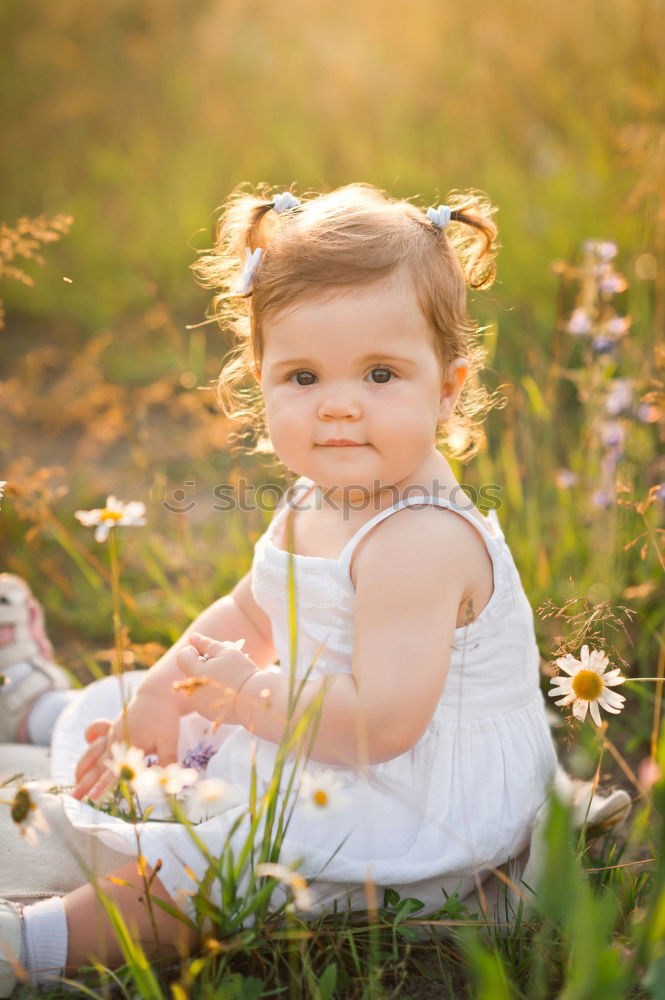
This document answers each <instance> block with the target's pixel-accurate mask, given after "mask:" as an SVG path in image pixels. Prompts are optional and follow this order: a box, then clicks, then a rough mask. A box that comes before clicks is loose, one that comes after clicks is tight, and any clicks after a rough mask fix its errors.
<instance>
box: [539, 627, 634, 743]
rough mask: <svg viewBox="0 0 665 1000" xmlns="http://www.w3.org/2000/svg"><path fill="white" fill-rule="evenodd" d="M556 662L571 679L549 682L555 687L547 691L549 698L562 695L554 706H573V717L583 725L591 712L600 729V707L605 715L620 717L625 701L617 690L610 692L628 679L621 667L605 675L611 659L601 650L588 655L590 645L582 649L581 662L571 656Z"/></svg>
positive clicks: (561, 678) (558, 679)
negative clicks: (607, 713) (610, 713)
mask: <svg viewBox="0 0 665 1000" xmlns="http://www.w3.org/2000/svg"><path fill="white" fill-rule="evenodd" d="M556 662H557V665H558V666H559V667H561V669H562V670H563V671H564V672H565V673H566V674H568V675H569V676H568V677H562V676H559V677H553V678H552V679H551V681H550V683H551V684H553V685H554V687H553V689H552V690H551V691H548V692H547V693H548V695H549V696H550V698H557V697H559V695H563V698H561V699H560V700H559V701H555V703H554V704H555V705H572V711H573V715H574V716H575V718H576V719H579V721H580V722H584V720H585V718H586V714H587V710H589V711H590V713H591V717H592V719H593V721H594V722H595V723H596V725H597V726H599V725H600V709H599V707H598V706H599V705H600V706H601V707H602V708H604V709H605V711H606V712H612V713H613V714H615V715H618V714H619V712H620V711H621V709H622V708H623V704H624V702H625V700H626V699H625V698H624V696H623V695H622V694H619V693H618V692H617V691H610V690H609V689H610V688H611V687H614V686H615V685H617V684H623V683H624V681H625V680H626V678H625V677H624V676H623V675H622V674H621V671H620V670H619V669H618V667H617V668H615V669H614V670H610V671H609V672H608V673H605V669H606V667H607V666H608V664H609V660H608V658H607V656H606V655H605V653H603V652H602V650H599V649H593V650H591V652H589V647H588V646H582V650H581V654H580V659H579V660H577V659H576V658H575V657H574V656H571V654H570V653H568V654H567V655H566V656H562V657H559V659H558V660H557V661H556Z"/></svg>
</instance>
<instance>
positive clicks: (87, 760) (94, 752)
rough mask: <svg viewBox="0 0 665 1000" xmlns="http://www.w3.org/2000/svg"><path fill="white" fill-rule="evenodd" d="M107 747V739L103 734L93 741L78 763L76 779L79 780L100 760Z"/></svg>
mask: <svg viewBox="0 0 665 1000" xmlns="http://www.w3.org/2000/svg"><path fill="white" fill-rule="evenodd" d="M105 749H106V739H105V738H104V737H103V736H99V737H97V739H96V740H95V741H94V743H92V744H91V745H90V746H89V747H88V749H87V750H86V752H85V753H84V754H83V756H82V757H81V759H80V760H79V762H78V764H77V765H76V775H75V777H76V780H77V782H78V781H80V780H81V778H82V777H83V776H84V774H86V772H87V771H89V770H90V768H91V767H93V766H94V764H95V763H96V762H97V761H98V760H99V758H100V757H101V756H102V754H103V753H104V750H105Z"/></svg>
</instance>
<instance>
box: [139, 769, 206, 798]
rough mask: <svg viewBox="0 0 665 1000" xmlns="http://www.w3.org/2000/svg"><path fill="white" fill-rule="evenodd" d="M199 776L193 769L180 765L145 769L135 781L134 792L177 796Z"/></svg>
mask: <svg viewBox="0 0 665 1000" xmlns="http://www.w3.org/2000/svg"><path fill="white" fill-rule="evenodd" d="M198 776H199V772H198V771H197V770H196V768H195V767H183V766H182V764H167V765H166V767H159V765H156V764H153V765H152V767H145V768H143V769H142V770H141V773H140V775H139V777H138V779H137V783H136V790H137V792H138V793H139V794H141V795H144V794H149V793H151V792H153V791H160V792H163V793H164V795H179V794H180V792H181V791H182V790H183V788H187V786H188V785H193V784H194V782H195V781H196V779H197V778H198Z"/></svg>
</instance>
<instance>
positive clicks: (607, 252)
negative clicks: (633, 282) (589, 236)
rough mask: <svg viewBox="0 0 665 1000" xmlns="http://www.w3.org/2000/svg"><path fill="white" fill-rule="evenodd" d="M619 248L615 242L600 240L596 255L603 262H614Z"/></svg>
mask: <svg viewBox="0 0 665 1000" xmlns="http://www.w3.org/2000/svg"><path fill="white" fill-rule="evenodd" d="M618 252H619V248H618V247H617V245H616V243H615V242H614V241H613V240H599V242H598V243H597V244H596V253H597V254H598V256H599V257H600V259H601V260H613V259H614V258H615V257H616V255H617V253H618Z"/></svg>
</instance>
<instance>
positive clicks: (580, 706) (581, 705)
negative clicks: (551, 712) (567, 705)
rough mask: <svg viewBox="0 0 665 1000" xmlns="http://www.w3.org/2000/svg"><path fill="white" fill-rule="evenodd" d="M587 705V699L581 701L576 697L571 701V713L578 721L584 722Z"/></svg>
mask: <svg viewBox="0 0 665 1000" xmlns="http://www.w3.org/2000/svg"><path fill="white" fill-rule="evenodd" d="M588 707H589V702H588V701H583V700H582V699H581V698H576V699H575V701H574V702H573V715H574V716H575V718H576V719H579V721H580V722H584V720H585V719H586V713H587V709H588Z"/></svg>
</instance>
